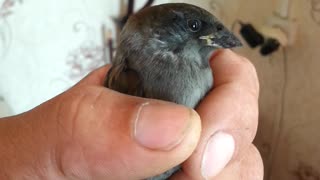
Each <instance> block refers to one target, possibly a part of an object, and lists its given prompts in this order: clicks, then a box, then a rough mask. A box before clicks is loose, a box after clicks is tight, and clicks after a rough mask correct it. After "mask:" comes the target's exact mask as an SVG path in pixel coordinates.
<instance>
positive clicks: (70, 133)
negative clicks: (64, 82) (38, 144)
mask: <svg viewBox="0 0 320 180" xmlns="http://www.w3.org/2000/svg"><path fill="white" fill-rule="evenodd" d="M79 95H80V96H79ZM72 98H74V97H72ZM84 98H85V94H82V93H78V94H77V96H76V100H77V101H74V100H73V101H72V99H70V100H69V101H67V103H66V102H65V101H63V100H62V99H61V100H60V103H59V105H58V106H59V107H58V112H57V123H58V127H60V128H58V134H60V133H62V134H61V135H60V136H65V137H69V138H63V139H68V141H69V142H77V141H73V139H74V138H75V137H74V129H75V126H76V125H75V123H76V119H77V117H78V115H79V114H81V113H79V114H78V113H77V112H78V111H79V106H80V105H81V102H82V100H83V99H84ZM65 107H68V108H69V109H70V110H68V108H67V109H64V108H65ZM66 111H69V112H72V113H67V114H71V115H72V116H71V117H68V118H64V116H65V114H66V113H65V112H66ZM65 119H68V120H70V121H71V127H64V125H63V123H61V122H62V121H64V120H65ZM66 144H67V143H65V142H63V144H62V146H65V145H66ZM77 145H79V146H80V143H77ZM59 148H61V147H57V148H56V151H57V152H58V153H60V156H56V158H58V159H56V161H57V164H58V170H59V171H60V172H61V174H62V175H63V176H64V177H67V176H68V175H69V174H68V173H67V172H66V170H67V169H65V168H66V167H64V164H63V156H64V155H63V153H64V152H63V151H66V150H67V151H68V149H61V150H59ZM67 168H68V167H67ZM67 171H68V170H67Z"/></svg>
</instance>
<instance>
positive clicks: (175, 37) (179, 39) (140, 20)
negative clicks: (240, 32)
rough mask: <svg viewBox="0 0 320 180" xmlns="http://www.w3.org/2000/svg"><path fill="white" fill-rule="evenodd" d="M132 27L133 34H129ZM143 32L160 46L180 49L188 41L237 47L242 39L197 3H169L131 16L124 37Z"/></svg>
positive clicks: (209, 45)
mask: <svg viewBox="0 0 320 180" xmlns="http://www.w3.org/2000/svg"><path fill="white" fill-rule="evenodd" d="M126 28H129V29H130V30H128V32H130V34H127V35H126V34H125V31H126ZM132 32H136V33H139V35H140V36H141V37H142V38H143V39H149V40H150V39H151V40H153V41H154V42H153V43H156V44H157V48H166V49H168V50H171V51H179V49H181V48H182V47H183V46H184V45H185V44H186V43H189V42H192V43H194V44H195V45H198V46H199V48H201V47H211V48H213V49H219V48H233V47H237V46H241V42H240V41H239V40H238V39H237V38H236V37H235V36H234V35H233V34H232V33H231V32H230V31H229V30H228V29H227V28H226V27H225V26H224V25H223V24H222V23H221V22H220V21H219V20H218V19H217V18H216V17H214V16H213V15H212V14H211V13H209V12H208V11H206V10H204V9H202V8H199V7H197V6H194V5H190V4H184V3H169V4H163V5H158V6H153V7H150V8H146V9H144V10H142V11H140V12H138V13H136V14H135V15H134V16H132V17H131V18H129V21H128V24H127V26H126V27H125V28H124V36H125V38H128V36H129V37H130V36H132V35H133V34H132Z"/></svg>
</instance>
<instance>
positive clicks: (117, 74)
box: [104, 63, 144, 97]
mask: <svg viewBox="0 0 320 180" xmlns="http://www.w3.org/2000/svg"><path fill="white" fill-rule="evenodd" d="M104 85H105V87H107V88H110V89H113V90H115V91H118V92H121V93H124V94H129V95H133V96H140V97H143V96H144V92H143V86H142V81H141V78H140V76H139V74H138V73H137V72H136V71H135V70H133V69H130V68H128V67H127V65H126V63H120V64H114V65H113V66H112V67H111V69H110V70H109V72H108V74H107V78H106V81H105V84H104Z"/></svg>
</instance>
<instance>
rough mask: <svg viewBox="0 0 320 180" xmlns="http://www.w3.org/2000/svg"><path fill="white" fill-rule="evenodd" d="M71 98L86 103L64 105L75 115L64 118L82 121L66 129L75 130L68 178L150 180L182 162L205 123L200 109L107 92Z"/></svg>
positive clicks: (67, 149)
mask: <svg viewBox="0 0 320 180" xmlns="http://www.w3.org/2000/svg"><path fill="white" fill-rule="evenodd" d="M71 91H72V92H71ZM69 93H72V94H74V95H68V97H76V96H77V95H75V94H79V97H81V98H79V99H80V100H79V101H77V102H78V103H79V104H78V105H75V104H74V102H75V101H74V100H73V101H72V105H70V106H69V105H68V103H67V101H63V103H64V107H75V110H73V109H71V110H70V109H66V112H65V113H63V112H62V113H61V114H68V113H69V112H73V113H74V114H73V115H70V117H76V118H73V120H72V121H74V122H72V123H68V124H69V125H70V126H71V127H70V128H68V127H66V128H65V129H72V132H70V134H72V140H65V141H66V143H64V144H65V146H64V148H62V150H60V152H61V156H60V157H61V164H62V165H61V167H62V169H63V172H64V173H63V174H65V175H66V176H67V178H68V177H73V178H74V177H77V178H76V179H106V178H107V179H119V180H121V179H125V180H126V179H145V178H148V177H152V176H155V175H158V174H161V173H163V172H165V171H166V170H169V169H171V168H173V167H175V166H176V165H178V164H180V163H182V162H183V161H185V160H186V159H187V158H188V157H189V156H190V155H191V154H192V152H193V151H194V149H195V148H196V146H197V143H198V140H199V137H200V131H201V123H200V118H199V116H198V115H197V113H196V112H195V111H194V110H191V109H188V108H186V107H184V106H181V105H176V104H173V103H168V102H164V101H157V100H151V99H144V98H138V97H132V96H127V95H123V94H120V93H117V92H115V91H112V90H109V89H107V88H102V87H92V86H91V87H83V86H82V87H81V88H80V87H79V88H77V87H76V88H73V89H70V91H69ZM69 114H70V113H69ZM75 114H76V115H75ZM67 119H68V118H67ZM65 139H68V138H65ZM70 142H72V143H70Z"/></svg>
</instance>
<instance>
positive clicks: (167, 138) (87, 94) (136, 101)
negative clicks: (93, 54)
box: [0, 51, 262, 180]
mask: <svg viewBox="0 0 320 180" xmlns="http://www.w3.org/2000/svg"><path fill="white" fill-rule="evenodd" d="M214 59H215V61H214V62H213V69H214V71H215V78H216V82H215V83H216V88H215V89H214V90H213V91H212V92H211V93H210V94H209V95H208V96H207V97H206V98H205V99H204V100H203V102H202V103H201V104H200V105H199V107H198V109H197V110H198V112H199V114H200V116H201V117H202V124H203V132H202V135H201V140H200V144H199V145H198V147H197V150H196V151H194V149H195V148H196V146H197V144H198V141H199V137H200V131H201V125H200V124H201V123H200V119H199V117H198V115H197V114H196V113H194V111H192V110H189V109H187V108H185V107H183V106H180V105H175V104H172V103H167V102H163V101H157V100H151V99H143V98H138V97H132V96H127V95H123V94H120V93H117V92H114V91H111V90H109V89H106V88H104V87H102V83H103V79H104V77H105V73H106V71H107V69H108V67H104V68H101V69H99V70H97V71H95V72H93V73H91V74H90V75H89V76H88V77H86V78H85V79H84V80H82V81H81V82H80V83H78V84H77V85H76V86H75V87H73V88H71V89H70V90H68V91H66V92H65V93H63V94H61V95H59V96H57V97H55V98H53V99H52V100H50V101H48V102H46V103H44V104H42V105H40V106H39V107H37V108H35V109H33V110H31V111H29V112H26V113H24V114H21V115H18V116H14V117H10V118H4V119H3V120H2V121H0V140H1V141H0V142H1V146H0V159H1V160H0V167H1V173H0V179H143V178H146V177H151V176H154V175H157V174H159V173H162V172H164V171H165V170H167V169H170V168H172V167H174V166H175V165H177V164H180V163H181V162H183V161H185V160H186V159H187V158H188V157H189V156H190V155H191V153H193V152H194V153H193V155H192V156H191V157H190V158H189V159H188V160H187V161H186V162H185V163H184V165H183V171H181V172H179V173H178V174H177V175H175V176H174V177H172V179H188V178H189V179H192V178H193V179H202V175H203V174H204V175H206V174H210V173H207V172H208V170H205V171H203V170H202V171H201V167H204V166H203V165H201V164H202V163H201V162H202V156H203V155H202V154H203V152H204V149H205V147H206V144H207V143H206V142H208V139H209V137H211V136H212V135H213V134H217V133H216V132H225V133H228V134H230V135H231V136H232V137H233V138H234V139H235V153H234V154H233V160H232V161H231V162H230V163H229V165H228V166H226V167H224V166H223V165H220V166H218V168H217V166H216V167H215V162H216V160H215V159H214V158H213V161H212V162H213V164H212V169H214V168H215V169H218V170H214V172H216V173H213V174H219V173H218V172H219V170H220V171H222V172H221V173H220V174H219V175H218V176H217V179H249V180H250V179H259V178H260V177H262V169H261V168H262V164H261V159H260V156H259V154H258V153H257V151H256V150H255V149H254V147H253V146H252V145H251V141H252V139H253V137H254V134H255V131H256V123H257V117H256V115H257V114H256V113H257V109H256V108H257V107H256V106H257V105H256V104H255V103H254V102H256V100H257V94H258V85H257V81H256V79H255V78H256V76H255V72H254V69H253V68H252V66H251V65H250V64H249V63H247V62H246V61H244V60H241V58H239V57H238V56H236V55H234V54H232V53H231V52H227V51H224V52H223V53H220V54H219V55H217V56H216V57H215V58H214ZM230 60H232V61H231V63H230ZM227 68H230V69H227ZM247 71H248V72H247ZM247 73H248V74H247ZM249 76H250V77H251V76H252V79H251V80H250V77H249ZM248 80H250V81H248ZM246 86H248V87H246ZM235 87H236V88H235ZM246 88H248V89H246ZM251 88H253V89H251ZM246 90H248V92H247V93H248V94H249V95H250V96H249V95H246ZM239 92H241V94H240V95H239V94H238V93H239ZM247 98H248V99H247ZM240 102H242V104H239V103H240ZM239 105H240V106H241V107H246V111H244V110H243V109H241V108H240V106H239ZM223 107H224V108H223ZM231 108H232V109H231ZM209 110H211V111H209ZM243 111H244V112H245V113H244V112H243ZM249 112H251V113H252V114H251V113H249ZM237 117H238V118H239V119H237V121H234V118H237ZM246 118H247V119H246ZM138 119H139V121H137V120H138ZM245 119H246V121H244V120H245ZM225 133H223V134H222V136H223V137H227V142H229V143H230V139H232V138H230V135H229V136H228V135H226V134H225ZM220 134H221V133H220ZM211 142H212V141H211ZM227 142H222V143H221V144H222V146H223V144H228V143H227ZM231 142H232V140H231ZM211 144H214V143H211ZM231 144H232V143H231ZM231 146H232V145H231ZM228 147H230V145H228ZM220 152H221V151H220ZM229 152H230V151H229ZM218 153H219V152H218ZM229 154H230V153H229ZM219 155H220V156H221V154H219ZM229 156H232V155H229ZM207 157H208V156H207ZM225 159H226V160H228V158H225ZM221 164H224V165H225V164H227V162H225V163H221ZM203 172H204V173H203ZM240 177H241V178H240ZM208 179H209V178H208Z"/></svg>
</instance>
